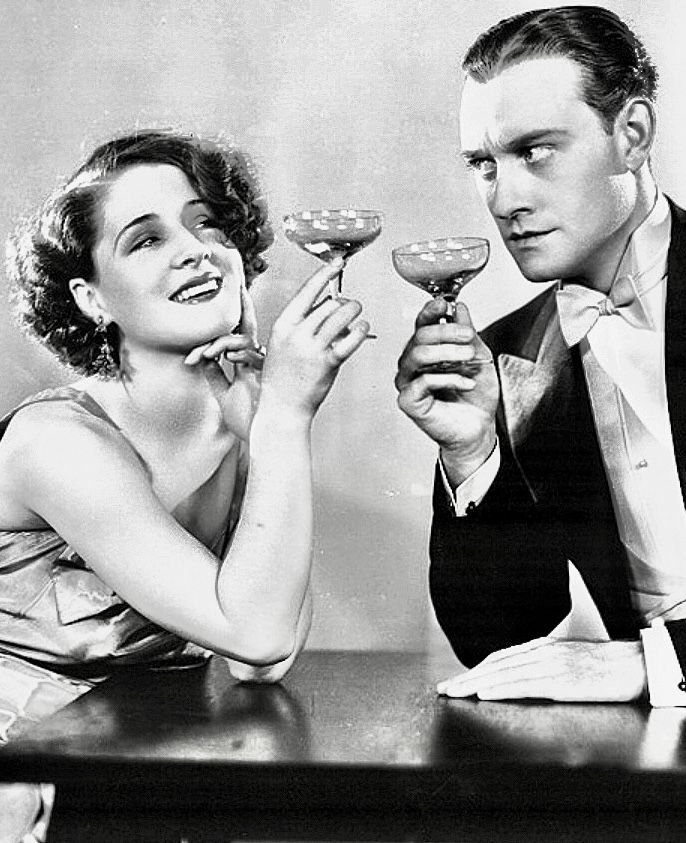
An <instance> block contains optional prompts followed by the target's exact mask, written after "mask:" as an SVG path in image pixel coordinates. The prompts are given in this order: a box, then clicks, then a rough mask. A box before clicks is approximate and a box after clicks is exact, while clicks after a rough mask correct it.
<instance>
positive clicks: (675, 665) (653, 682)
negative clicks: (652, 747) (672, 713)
mask: <svg viewBox="0 0 686 843" xmlns="http://www.w3.org/2000/svg"><path fill="white" fill-rule="evenodd" d="M641 642H642V644H643V657H644V659H645V664H646V672H647V674H648V695H649V698H650V704H651V705H652V706H653V708H672V707H674V706H686V682H685V681H684V676H683V673H682V672H681V666H680V665H679V660H678V659H677V656H676V650H675V649H674V645H673V644H672V639H671V638H670V636H669V632H668V631H667V627H666V626H665V622H664V620H663V619H662V618H655V620H653V621H651V624H650V626H649V627H648V628H647V629H642V630H641Z"/></svg>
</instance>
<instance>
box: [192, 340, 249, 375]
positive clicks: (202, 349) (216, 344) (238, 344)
mask: <svg viewBox="0 0 686 843" xmlns="http://www.w3.org/2000/svg"><path fill="white" fill-rule="evenodd" d="M264 355H265V352H264V349H263V348H262V347H261V346H257V345H256V344H255V340H254V339H253V338H252V337H251V336H248V335H246V334H226V335H224V336H221V337H217V339H215V340H213V341H212V342H209V343H206V344H205V345H201V346H198V348H194V349H193V350H192V351H191V352H190V354H188V355H187V356H186V358H185V360H184V363H185V364H186V365H187V366H194V365H196V364H197V363H200V361H201V360H218V359H219V358H220V357H224V358H225V359H226V360H229V361H230V362H231V363H247V364H250V365H254V366H255V367H256V368H262V362H263V361H264Z"/></svg>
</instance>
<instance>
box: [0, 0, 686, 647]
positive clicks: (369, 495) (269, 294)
mask: <svg viewBox="0 0 686 843" xmlns="http://www.w3.org/2000/svg"><path fill="white" fill-rule="evenodd" d="M532 5H534V4H532V3H530V2H521V0H196V2H188V0H176V2H172V0H0V12H1V13H2V26H1V27H0V107H1V113H2V120H0V172H2V177H3V180H2V203H0V236H1V238H2V240H3V241H4V240H5V238H6V236H7V234H8V232H9V231H10V229H11V227H12V226H13V221H14V220H15V219H16V218H17V217H18V216H19V215H21V214H24V213H26V212H29V211H31V210H32V209H33V208H34V207H35V206H36V205H37V204H38V203H39V202H40V201H41V200H42V199H43V197H44V196H45V195H46V194H47V193H48V192H49V191H50V190H51V189H52V188H53V187H54V186H55V184H56V183H57V181H59V180H61V179H63V178H64V177H66V176H67V175H68V174H69V173H70V172H71V170H72V169H73V168H74V166H75V165H76V164H77V163H78V162H79V160H80V159H81V157H82V156H83V155H84V154H85V153H86V152H88V151H89V150H90V149H91V148H92V147H93V146H94V144H96V143H97V142H100V141H102V140H105V139H107V138H109V137H110V136H112V135H115V134H120V133H123V132H127V131H130V130H131V129H133V128H136V127H140V128H144V127H150V126H153V127H158V128H160V127H172V128H173V127H176V128H181V129H184V130H189V131H195V132H198V133H200V134H205V135H215V134H219V133H221V134H222V135H224V136H226V137H228V138H229V139H231V140H233V141H234V142H235V143H236V144H237V145H239V146H241V147H243V148H245V149H246V150H247V151H248V152H250V153H251V155H252V157H253V159H254V161H255V163H256V165H257V167H258V169H259V171H260V173H261V179H262V183H263V185H264V189H265V192H266V195H267V198H268V201H269V205H270V209H271V216H272V219H273V221H274V225H275V229H276V233H277V239H276V243H275V245H274V247H273V248H272V250H271V252H270V256H269V260H270V267H271V268H270V270H269V271H268V272H267V273H266V274H265V275H263V276H261V277H260V278H259V279H258V281H257V283H256V284H255V287H254V288H253V292H254V296H255V299H256V303H257V307H258V313H259V315H260V322H261V334H262V338H263V339H266V337H267V336H268V332H269V326H270V324H271V322H272V321H273V319H274V317H275V315H276V314H277V313H278V312H279V311H280V309H281V308H282V307H283V305H284V304H285V302H286V301H287V300H288V298H289V297H290V295H291V294H292V293H293V292H294V290H295V289H296V288H297V287H298V286H299V285H300V284H301V283H302V281H303V280H304V279H305V278H306V277H307V276H308V275H309V274H310V273H311V272H312V271H313V270H314V269H315V268H316V266H317V262H316V260H315V259H313V258H312V257H310V256H307V255H305V254H304V253H302V252H299V251H298V250H297V249H296V248H295V247H294V246H292V245H291V244H289V243H288V242H287V241H285V239H284V237H283V234H282V232H281V227H280V221H281V218H282V216H283V215H284V214H285V213H287V212H288V211H290V210H292V209H298V208H306V207H312V208H321V207H351V206H352V207H355V206H357V207H364V208H378V209H381V210H382V211H383V212H384V214H385V227H384V230H383V233H382V234H381V236H380V237H379V239H378V240H377V241H376V242H375V243H374V244H373V245H372V246H370V247H369V248H368V249H366V250H365V251H363V252H361V253H360V254H359V255H357V256H356V257H355V258H354V259H353V260H352V262H351V263H350V265H349V267H348V270H347V272H346V281H345V288H346V292H347V293H348V294H350V295H351V296H354V297H357V298H359V299H360V300H361V301H362V302H363V304H364V308H365V315H366V318H368V319H369V321H370V322H371V323H372V326H373V329H374V331H375V332H376V333H377V334H378V339H377V340H374V341H368V342H367V343H366V344H365V345H364V347H363V348H362V349H361V350H360V351H359V353H358V354H357V355H356V356H355V357H354V358H353V359H352V360H351V361H350V362H349V363H348V364H347V365H346V366H345V367H344V369H343V370H342V371H341V374H340V376H339V379H338V381H337V383H336V384H335V387H334V389H333V392H332V394H331V396H330V398H329V400H328V401H327V403H326V405H325V406H324V407H323V409H322V410H321V412H320V414H319V416H318V418H317V421H316V423H315V437H314V439H315V454H316V460H315V473H316V490H317V512H316V515H317V540H316V566H315V573H314V584H315V591H316V618H315V624H314V628H313V632H312V636H311V638H310V646H316V647H350V648H362V649H364V648H371V647H374V648H387V649H409V650H420V649H424V648H425V647H436V648H440V647H442V646H444V644H443V643H442V637H441V635H440V633H438V631H437V629H436V626H435V621H434V619H433V615H432V612H431V609H430V606H429V602H428V595H427V582H426V580H427V576H426V574H427V564H428V559H427V541H428V529H429V520H430V496H431V487H432V478H433V467H434V459H435V449H434V447H433V446H432V444H431V443H430V442H429V441H428V440H426V439H425V438H424V437H423V436H422V435H421V434H420V433H419V431H418V430H417V429H416V428H414V427H413V425H412V424H411V423H410V422H409V421H408V420H407V419H406V418H404V417H403V416H402V415H401V413H400V412H399V410H398V409H397V408H396V403H395V390H394V387H393V375H394V372H395V365H396V360H397V358H398V355H399V354H400V351H401V349H402V347H403V344H404V343H405V341H406V340H407V338H408V336H409V335H410V333H411V330H412V325H413V320H414V316H415V314H416V312H417V311H418V309H419V308H420V306H421V305H422V304H423V302H424V301H425V296H424V295H423V294H422V293H421V292H420V291H418V290H416V289H414V288H412V287H410V286H408V285H407V284H405V283H404V282H402V281H401V280H400V279H399V278H398V277H397V276H396V275H395V274H394V271H393V268H392V266H391V261H390V250H391V248H392V247H393V246H394V245H398V244H401V243H404V242H407V241H409V240H411V239H417V238H425V237H440V236H445V235H448V234H461V235H470V234H472V235H485V236H487V237H489V238H490V239H491V242H492V257H491V261H490V264H489V266H488V267H487V269H486V270H485V271H484V272H483V273H482V275H481V276H480V277H479V278H478V279H477V280H476V281H474V282H473V284H472V286H471V287H470V288H468V290H467V291H466V293H465V300H466V301H467V302H468V304H469V305H470V307H471V309H472V311H473V315H474V319H475V321H476V323H477V325H478V326H481V325H484V324H485V323H487V322H488V321H490V320H492V319H493V318H495V317H496V316H498V315H500V314H501V313H504V312H505V311H507V310H509V309H511V308H512V307H514V306H516V305H517V304H519V303H522V302H524V301H525V300H526V299H527V298H530V297H531V296H532V295H533V294H535V292H536V290H535V288H533V287H531V286H530V285H528V284H527V283H525V282H524V281H523V280H522V279H521V277H520V276H519V275H518V273H517V271H516V269H515V267H514V264H513V263H512V261H511V259H510V258H509V256H508V255H507V253H506V251H505V249H504V247H503V245H502V243H500V242H499V241H498V239H497V234H496V231H495V228H494V226H493V224H492V223H491V221H490V220H489V217H488V215H487V213H486V211H485V210H484V209H483V208H482V207H481V205H480V204H479V200H478V198H477V196H476V192H475V190H474V187H473V185H472V183H471V180H470V177H469V176H468V174H467V173H466V172H465V170H464V167H463V165H462V164H461V162H460V160H459V158H458V150H459V140H458V131H457V106H458V102H459V89H460V73H459V65H460V58H461V56H462V54H463V53H464V51H465V49H466V48H467V47H468V46H469V44H470V43H471V42H472V40H473V39H474V38H475V37H476V35H477V34H478V33H479V32H480V31H481V30H482V29H484V28H486V27H488V26H490V25H491V24H493V23H495V22H496V21H498V20H499V19H500V18H502V17H506V16H508V15H510V14H514V13H516V12H519V11H523V10H524V9H527V8H531V7H532ZM606 5H607V6H608V7H610V8H612V9H614V10H615V11H617V12H618V13H619V14H620V15H621V16H623V17H624V18H625V19H627V20H628V21H629V22H630V23H631V24H632V25H633V26H634V27H635V29H636V30H637V31H638V33H639V34H640V35H641V36H642V37H643V39H644V41H645V43H646V45H647V47H648V49H649V51H650V52H651V53H652V55H653V57H654V58H655V60H656V61H657V63H658V66H659V68H660V71H661V77H662V83H661V94H660V100H659V120H660V123H659V135H658V140H657V146H656V150H655V155H654V165H655V170H656V173H657V175H658V178H659V180H660V183H661V184H662V186H663V189H665V191H666V192H668V193H669V194H670V195H671V196H672V197H673V198H674V199H675V200H677V201H678V202H681V203H682V204H683V203H684V202H686V169H685V168H684V166H683V146H684V141H683V137H684V134H683V128H684V126H685V125H686V97H684V95H683V93H682V92H683V80H684V79H685V78H686V50H684V46H683V45H684V42H686V12H684V6H683V0H652V2H642V0H612V2H607V3H606ZM545 82H546V80H545V79H541V96H545ZM1 284H2V288H3V289H2V293H3V300H4V293H5V289H6V286H7V285H6V280H5V279H4V277H3V278H2V281H1ZM0 360H1V363H2V365H1V366H0V412H2V411H4V410H7V409H9V408H10V407H12V406H13V405H14V404H15V403H16V402H17V401H18V400H19V399H21V398H22V397H24V396H25V395H27V394H29V393H31V392H33V391H35V390H37V389H40V388H42V387H44V386H47V385H50V384H52V383H54V382H55V381H59V382H63V381H65V380H66V379H67V378H66V375H65V374H64V372H63V371H62V370H60V369H59V368H58V367H57V365H56V364H54V363H53V362H52V360H51V358H50V357H49V356H48V355H47V353H46V352H44V351H43V350H42V349H41V348H39V347H37V346H36V345H34V344H33V343H30V342H29V341H28V340H26V339H25V338H24V337H23V336H21V335H20V334H19V332H18V331H17V330H16V328H15V327H14V326H13V323H12V318H11V313H10V312H9V308H8V307H3V308H2V309H0Z"/></svg>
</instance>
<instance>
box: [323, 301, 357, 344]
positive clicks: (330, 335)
mask: <svg viewBox="0 0 686 843" xmlns="http://www.w3.org/2000/svg"><path fill="white" fill-rule="evenodd" d="M322 310H324V308H322ZM361 312H362V305H361V304H360V303H359V302H357V301H354V300H353V299H346V300H336V301H335V307H334V309H333V310H332V311H330V312H329V313H328V315H327V316H326V318H324V319H322V320H321V321H320V324H319V328H318V330H317V336H318V337H319V339H320V340H321V341H322V342H323V343H324V345H330V344H331V343H332V342H333V341H334V340H335V339H336V338H337V337H338V336H339V334H341V333H343V332H344V331H345V330H346V329H347V328H348V326H349V325H350V324H351V323H352V322H353V321H354V320H355V319H356V318H357V317H358V316H359V315H360V313H361Z"/></svg>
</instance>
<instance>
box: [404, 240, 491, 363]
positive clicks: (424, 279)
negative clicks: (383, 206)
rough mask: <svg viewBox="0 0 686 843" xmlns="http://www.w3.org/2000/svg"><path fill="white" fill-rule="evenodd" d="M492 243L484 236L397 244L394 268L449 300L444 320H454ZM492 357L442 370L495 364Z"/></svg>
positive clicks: (420, 285)
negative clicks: (464, 291) (461, 296)
mask: <svg viewBox="0 0 686 843" xmlns="http://www.w3.org/2000/svg"><path fill="white" fill-rule="evenodd" d="M489 254H490V246H489V243H488V240H486V239H484V238H483V237H445V238H442V239H439V240H422V241H419V242H416V243H408V244H407V245H405V246H397V247H396V248H395V249H393V251H392V252H391V256H392V259H393V267H394V268H395V271H396V272H397V273H398V275H400V277H401V278H404V279H405V281H409V283H410V284H414V286H415V287H419V288H420V289H422V290H426V292H427V293H430V294H431V295H432V296H433V297H434V298H442V299H444V300H445V301H446V302H447V305H448V307H447V311H446V316H445V318H444V319H442V320H441V321H442V322H454V321H455V305H456V299H457V297H458V295H459V294H460V292H461V290H462V289H463V287H464V286H465V285H466V284H468V283H469V282H470V281H471V280H472V278H474V277H475V276H476V275H478V274H479V273H480V272H481V270H482V269H483V268H484V267H485V266H486V264H487V262H488V256H489ZM492 362H493V361H492V360H491V359H490V358H480V357H475V358H473V359H472V360H470V361H468V362H467V363H466V364H460V365H459V366H458V365H457V364H454V363H445V364H443V365H441V366H440V367H438V368H439V370H440V371H449V370H453V371H454V370H455V369H456V368H463V367H464V366H465V365H467V366H469V365H471V364H472V363H477V364H482V363H492Z"/></svg>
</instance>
